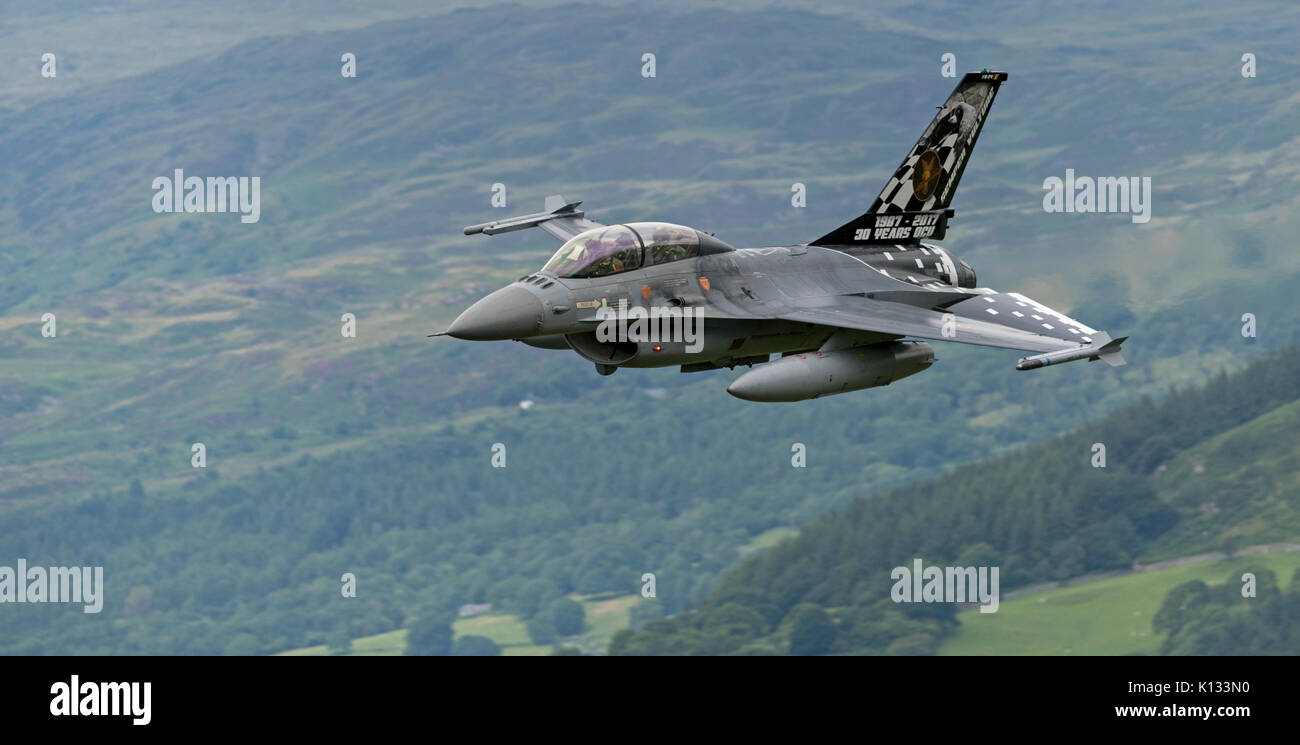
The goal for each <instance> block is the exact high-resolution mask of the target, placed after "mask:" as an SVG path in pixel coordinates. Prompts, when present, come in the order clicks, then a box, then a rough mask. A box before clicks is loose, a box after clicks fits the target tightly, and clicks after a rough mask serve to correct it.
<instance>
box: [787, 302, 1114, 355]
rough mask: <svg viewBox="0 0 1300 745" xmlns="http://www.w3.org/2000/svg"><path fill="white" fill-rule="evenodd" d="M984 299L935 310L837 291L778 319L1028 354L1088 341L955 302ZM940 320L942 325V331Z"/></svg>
mask: <svg viewBox="0 0 1300 745" xmlns="http://www.w3.org/2000/svg"><path fill="white" fill-rule="evenodd" d="M983 297H987V296H981V297H979V298H973V299H972V300H964V301H962V302H960V303H957V305H956V306H952V307H950V308H949V309H948V311H938V310H930V309H928V308H921V307H917V306H915V305H907V304H903V303H895V302H887V301H880V300H874V299H871V298H866V297H862V296H858V295H840V296H838V297H835V298H818V300H819V301H821V302H819V303H818V305H817V306H815V307H814V306H811V305H802V306H797V307H793V308H791V309H790V310H789V311H787V312H785V313H782V314H781V315H779V316H777V317H778V318H783V319H785V320H787V321H800V322H803V323H815V324H818V325H822V326H834V327H836V328H845V329H854V330H858V331H874V332H877V333H881V334H895V335H897V336H915V337H918V338H921V339H934V340H937V341H955V342H959V343H963V344H978V345H981V346H986V347H1001V348H1003V349H1023V350H1029V351H1033V352H1057V351H1063V350H1073V349H1080V348H1084V347H1087V346H1088V343H1087V342H1084V341H1083V340H1082V339H1081V340H1080V341H1073V340H1068V339H1062V338H1058V337H1056V336H1047V335H1045V334H1040V333H1036V332H1034V331H1029V330H1024V329H1020V328H1013V327H1011V326H1005V325H1003V324H1001V323H997V322H990V321H983V320H978V319H975V318H971V317H969V316H967V315H962V314H961V310H962V309H961V308H960V306H964V305H968V304H970V303H977V304H978V303H981V302H983V299H982V298H983ZM826 301H830V302H826ZM1013 302H1014V301H1013ZM989 307H992V306H989ZM967 310H974V309H967ZM999 315H1000V313H999ZM945 324H947V329H946V331H945ZM1108 341H1109V339H1108Z"/></svg>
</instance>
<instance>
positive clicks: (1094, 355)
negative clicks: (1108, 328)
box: [1016, 331, 1128, 370]
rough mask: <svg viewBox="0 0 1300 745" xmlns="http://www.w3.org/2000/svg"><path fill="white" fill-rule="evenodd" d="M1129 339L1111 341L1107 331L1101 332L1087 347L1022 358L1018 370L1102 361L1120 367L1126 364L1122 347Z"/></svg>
mask: <svg viewBox="0 0 1300 745" xmlns="http://www.w3.org/2000/svg"><path fill="white" fill-rule="evenodd" d="M1126 339H1128V337H1127V336H1121V337H1120V338H1118V339H1111V338H1110V334H1108V333H1106V332H1105V331H1099V332H1097V333H1096V334H1094V335H1093V339H1092V343H1091V344H1088V345H1087V346H1081V347H1076V348H1074V349H1062V350H1060V351H1057V352H1045V353H1043V354H1036V355H1033V356H1032V357H1021V358H1020V361H1019V362H1017V363H1016V369H1017V370H1037V369H1038V368H1040V367H1047V366H1048V365H1060V364H1062V363H1065V362H1074V361H1075V360H1091V361H1096V360H1101V361H1102V362H1105V363H1106V364H1108V365H1110V366H1111V367H1119V366H1120V365H1123V364H1126V363H1125V362H1124V357H1123V356H1122V355H1121V354H1120V345H1122V344H1123V343H1124V341H1125V340H1126Z"/></svg>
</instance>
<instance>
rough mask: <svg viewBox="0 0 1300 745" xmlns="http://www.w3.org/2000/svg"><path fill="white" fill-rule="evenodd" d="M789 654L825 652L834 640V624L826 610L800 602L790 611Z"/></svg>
mask: <svg viewBox="0 0 1300 745" xmlns="http://www.w3.org/2000/svg"><path fill="white" fill-rule="evenodd" d="M788 617H789V619H790V654H792V655H801V656H802V655H816V654H826V653H827V652H829V651H830V649H831V644H832V643H834V641H835V624H834V623H833V622H832V621H831V617H830V616H828V615H826V611H824V610H822V609H821V607H820V606H816V605H813V604H812V603H800V604H799V605H796V606H795V607H794V610H792V611H790V615H789V616H788Z"/></svg>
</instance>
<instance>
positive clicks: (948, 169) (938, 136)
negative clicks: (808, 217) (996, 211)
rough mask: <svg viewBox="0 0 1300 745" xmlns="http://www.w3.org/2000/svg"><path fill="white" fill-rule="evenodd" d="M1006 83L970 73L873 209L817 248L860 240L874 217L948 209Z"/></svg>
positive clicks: (994, 75) (998, 75)
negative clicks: (994, 103)
mask: <svg viewBox="0 0 1300 745" xmlns="http://www.w3.org/2000/svg"><path fill="white" fill-rule="evenodd" d="M1006 79H1007V74H1006V73H1005V72H971V73H967V74H966V76H965V77H963V78H962V79H961V82H959V83H958V84H957V87H956V88H955V89H954V90H953V92H952V94H951V95H949V96H948V100H947V101H944V104H943V106H940V107H939V112H938V113H937V114H935V117H934V119H933V120H931V122H930V126H928V127H926V128H925V132H924V133H922V135H921V139H919V140H917V141H916V144H915V145H913V146H912V149H911V151H910V152H908V154H907V157H906V158H904V159H903V163H902V165H900V166H899V167H898V169H897V170H895V171H894V175H893V176H891V177H890V178H889V181H888V182H887V183H886V184H885V188H884V189H882V190H881V192H880V196H878V197H876V200H875V201H874V202H872V203H871V209H869V210H867V211H866V213H865V214H863V215H861V216H859V217H857V218H856V219H854V220H853V221H852V222H850V223H846V224H845V225H841V226H840V227H838V228H836V229H835V230H833V231H831V232H830V233H827V234H826V235H824V236H822V237H821V238H818V239H817V240H815V241H813V242H812V243H813V245H844V244H849V243H854V242H861V240H862V239H861V238H858V239H856V240H855V239H854V236H855V235H856V236H861V235H864V233H862V232H861V230H862V229H864V228H872V227H875V226H876V225H875V219H874V217H875V216H876V215H880V214H890V213H911V212H930V211H934V210H946V209H947V207H948V205H949V204H950V203H951V202H952V196H953V193H954V192H955V191H956V190H957V182H958V181H960V180H961V174H962V171H964V170H965V169H966V161H967V160H968V159H969V158H970V153H971V150H973V149H974V148H975V140H976V138H978V137H979V134H980V130H981V129H983V127H984V119H985V117H987V116H988V111H989V107H990V106H992V105H993V99H994V97H996V96H997V93H998V88H999V87H1000V86H1001V85H1002V81H1004V80H1006ZM917 219H919V218H917ZM927 219H933V218H927ZM905 222H908V224H910V222H911V221H905ZM927 224H931V223H927ZM936 237H940V236H936ZM899 242H906V241H899Z"/></svg>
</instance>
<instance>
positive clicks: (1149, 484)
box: [610, 347, 1300, 654]
mask: <svg viewBox="0 0 1300 745" xmlns="http://www.w3.org/2000/svg"><path fill="white" fill-rule="evenodd" d="M1298 369H1300V347H1292V348H1290V349H1288V350H1286V351H1285V352H1283V353H1280V354H1277V355H1274V356H1272V357H1270V358H1268V359H1266V360H1263V361H1260V362H1257V363H1255V364H1253V365H1252V366H1250V367H1249V368H1247V369H1246V370H1244V371H1242V372H1240V373H1237V374H1234V375H1231V376H1219V377H1216V378H1215V379H1214V380H1213V381H1211V382H1210V383H1209V384H1208V385H1206V386H1204V387H1201V388H1197V389H1189V390H1183V391H1178V392H1175V393H1173V394H1171V395H1170V396H1169V397H1168V398H1166V399H1165V400H1164V401H1163V402H1161V403H1160V404H1153V403H1151V402H1149V401H1142V402H1140V403H1138V404H1136V405H1134V406H1131V407H1128V408H1126V409H1123V410H1121V411H1118V412H1116V413H1114V414H1112V415H1110V416H1108V417H1106V418H1104V419H1101V420H1099V421H1097V422H1094V423H1090V424H1087V425H1084V426H1083V427H1081V428H1079V429H1078V430H1076V431H1074V432H1072V433H1070V434H1068V435H1066V436H1063V437H1060V438H1057V439H1054V440H1051V441H1050V442H1045V443H1042V444H1040V445H1035V446H1031V447H1028V448H1025V449H1024V450H1022V451H1020V452H1017V453H1013V454H1009V455H1005V456H1002V457H1000V458H997V459H994V460H991V461H987V462H983V463H978V464H972V465H967V466H961V467H959V468H956V469H953V470H952V471H950V472H949V473H946V474H945V475H943V476H941V477H939V478H937V479H934V480H930V481H926V482H923V483H919V484H915V485H911V486H906V487H902V488H899V489H896V490H893V491H891V492H889V493H887V494H884V495H881V496H879V497H867V498H862V499H856V500H854V501H853V503H852V504H851V505H849V506H848V507H847V508H846V509H844V510H841V511H838V512H836V513H835V514H832V515H828V516H826V517H824V518H822V519H820V520H818V521H816V522H814V523H813V524H812V525H809V526H808V527H806V528H804V529H803V530H802V531H800V533H799V535H798V536H797V537H796V538H793V539H791V540H788V541H786V542H784V543H782V544H781V545H779V546H777V547H775V548H773V549H772V550H770V551H768V552H766V553H764V554H763V555H761V556H759V557H758V558H755V559H753V560H751V561H747V562H746V563H744V564H743V565H741V566H740V567H739V568H737V569H736V570H735V571H733V572H731V573H729V574H728V575H727V577H726V579H725V580H724V581H723V582H722V584H721V586H720V587H719V588H718V590H717V591H716V592H714V593H713V594H712V595H710V596H709V597H708V599H707V600H705V601H704V602H703V603H701V604H700V607H699V609H698V610H697V611H695V612H691V613H685V614H681V615H679V616H678V617H676V618H673V619H668V620H660V621H654V622H651V623H649V624H647V625H646V627H645V629H644V630H643V631H641V632H638V633H632V632H626V633H623V634H621V635H620V636H618V637H616V638H615V641H614V643H613V644H612V646H611V650H610V651H611V653H614V654H659V653H669V654H717V653H768V654H770V653H784V652H791V653H796V654H797V653H800V651H801V650H802V651H803V652H812V653H822V652H836V653H856V654H929V653H933V652H934V651H935V650H936V649H937V648H938V644H939V642H940V641H941V640H942V639H943V637H944V635H945V634H946V633H947V632H948V631H950V630H951V628H952V626H953V624H954V623H955V618H954V609H955V606H953V605H952V604H933V605H932V604H895V603H894V602H893V601H892V600H891V599H890V588H891V586H892V585H893V583H894V581H893V579H891V578H890V571H891V569H892V568H893V567H895V566H910V565H911V562H912V560H913V559H914V558H917V557H920V558H923V559H924V561H925V563H926V564H930V565H939V566H943V565H953V566H998V567H1000V571H1001V587H1002V590H1003V591H1004V592H1005V591H1010V590H1014V589H1016V588H1017V587H1023V586H1025V585H1029V584H1033V583H1037V582H1045V581H1051V580H1062V579H1068V578H1071V577H1075V576H1078V575H1081V574H1085V573H1089V572H1094V571H1100V570H1107V569H1124V568H1128V567H1129V566H1131V565H1132V564H1133V562H1134V561H1135V560H1137V559H1146V558H1148V553H1149V552H1150V551H1151V550H1152V549H1153V548H1154V547H1156V546H1160V547H1162V548H1163V549H1164V550H1166V551H1173V552H1175V553H1177V552H1178V551H1181V552H1182V553H1184V554H1191V553H1196V552H1197V551H1196V549H1200V548H1201V547H1202V546H1203V545H1204V544H1205V543H1211V544H1217V543H1220V542H1222V541H1223V539H1225V538H1229V537H1230V538H1231V541H1232V542H1233V543H1234V545H1252V544H1258V543H1265V542H1269V541H1272V540H1277V539H1278V538H1283V537H1285V538H1290V539H1291V540H1295V539H1296V538H1297V537H1300V489H1297V488H1296V478H1297V475H1300V467H1297V463H1300V442H1298V441H1297V440H1296V438H1295V436H1294V432H1295V430H1289V431H1281V432H1279V431H1277V430H1276V429H1275V428H1273V427H1271V426H1270V425H1271V423H1272V420H1273V418H1274V416H1275V414H1277V413H1279V412H1284V411H1286V410H1288V409H1290V408H1291V407H1292V405H1293V404H1294V403H1295V402H1296V400H1297V398H1300V374H1297V370H1298ZM1256 429H1258V430H1259V431H1260V434H1261V436H1260V437H1256V438H1249V439H1248V441H1249V442H1250V443H1251V448H1250V449H1249V450H1245V449H1240V448H1227V447H1223V448H1218V449H1208V450H1207V449H1205V448H1204V447H1203V446H1204V445H1206V444H1209V443H1214V442H1217V441H1221V440H1222V438H1223V437H1224V436H1225V434H1228V433H1232V434H1231V437H1233V438H1247V437H1248V435H1247V433H1250V432H1251V431H1252V430H1256ZM1097 443H1100V444H1102V445H1104V446H1105V452H1106V455H1107V458H1106V462H1105V466H1104V467H1097V466H1096V465H1095V462H1094V458H1095V454H1096V452H1097V450H1096V448H1095V444H1097ZM1193 452H1194V453H1198V456H1197V457H1198V458H1200V459H1201V460H1200V461H1198V463H1199V465H1200V466H1201V467H1200V468H1199V469H1197V470H1195V471H1194V472H1193V473H1184V472H1179V471H1178V469H1170V468H1169V466H1170V465H1171V464H1176V463H1179V462H1180V460H1181V459H1182V457H1183V454H1184V453H1193ZM1252 463H1276V464H1285V465H1280V467H1278V468H1276V469H1275V470H1271V471H1268V472H1267V478H1265V479H1259V480H1253V481H1250V482H1247V484H1246V485H1245V486H1246V488H1238V487H1239V480H1240V477H1239V473H1240V472H1242V471H1249V470H1250V466H1249V464H1252ZM1187 481H1194V482H1196V484H1197V490H1198V492H1199V493H1209V494H1214V495H1217V497H1216V498H1217V506H1216V508H1215V509H1213V510H1209V509H1207V508H1206V505H1205V504H1203V503H1198V502H1196V501H1195V500H1189V499H1188V498H1187V497H1186V496H1185V493H1186V491H1187V489H1186V487H1185V484H1186V482H1187ZM1263 514H1268V515H1269V516H1270V519H1269V520H1267V521H1265V520H1261V519H1259V516H1260V515H1263ZM1188 525H1194V526H1195V527H1196V531H1195V532H1196V535H1192V534H1191V533H1190V531H1187V530H1185V526H1188ZM1180 531H1181V533H1180ZM1174 535H1182V536H1183V538H1182V540H1181V542H1176V543H1175V542H1171V541H1170V540H1169V537H1170V536H1174ZM1175 547H1176V548H1175ZM1189 612H1190V611H1189ZM1196 612H1200V611H1196ZM1243 613H1244V611H1243ZM1166 615H1168V614H1166ZM809 618H817V619H821V621H820V622H819V623H812V622H810V621H809V620H808V619H809ZM1157 627H1158V630H1168V628H1173V627H1172V626H1169V627H1168V628H1166V625H1164V624H1163V622H1160V621H1158V622H1157ZM1183 648H1184V647H1183V646H1182V642H1181V641H1179V640H1178V639H1174V640H1173V641H1172V642H1171V646H1170V649H1175V650H1177V649H1183Z"/></svg>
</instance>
